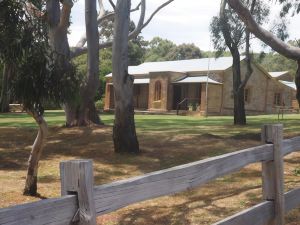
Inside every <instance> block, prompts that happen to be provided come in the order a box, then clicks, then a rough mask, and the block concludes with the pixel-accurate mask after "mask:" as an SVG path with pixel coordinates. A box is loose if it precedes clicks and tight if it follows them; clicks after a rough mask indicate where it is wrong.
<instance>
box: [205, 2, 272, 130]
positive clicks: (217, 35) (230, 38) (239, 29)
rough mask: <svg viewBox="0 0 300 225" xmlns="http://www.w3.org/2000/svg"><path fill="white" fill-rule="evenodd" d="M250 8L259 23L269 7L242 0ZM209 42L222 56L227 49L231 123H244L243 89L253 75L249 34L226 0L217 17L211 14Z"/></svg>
mask: <svg viewBox="0 0 300 225" xmlns="http://www.w3.org/2000/svg"><path fill="white" fill-rule="evenodd" d="M244 3H245V4H246V6H247V7H248V8H250V12H251V13H252V14H253V16H254V17H255V18H257V21H258V22H259V23H260V24H262V23H263V22H264V21H265V19H266V18H267V16H268V14H269V10H268V9H267V7H265V5H264V4H263V2H262V1H260V0H247V1H244ZM210 30H211V33H212V41H213V44H214V46H215V48H216V49H217V56H218V55H221V54H222V53H223V52H225V50H226V49H227V48H228V49H229V51H230V53H231V55H232V59H233V63H232V76H233V85H232V86H233V90H232V92H233V100H234V124H238V125H244V124H246V113H245V102H244V88H245V86H246V84H247V82H248V80H249V78H250V76H251V74H252V71H253V70H252V67H251V55H250V33H249V32H248V31H247V30H246V29H245V26H244V24H243V23H242V22H241V21H240V20H239V18H238V15H237V14H236V13H234V11H233V10H232V9H231V8H230V7H228V5H227V3H226V0H222V1H221V6H220V15H219V17H213V19H212V22H211V24H210ZM241 49H244V51H245V53H246V62H247V72H246V74H245V76H244V79H242V76H241V60H240V58H241V53H240V51H241Z"/></svg>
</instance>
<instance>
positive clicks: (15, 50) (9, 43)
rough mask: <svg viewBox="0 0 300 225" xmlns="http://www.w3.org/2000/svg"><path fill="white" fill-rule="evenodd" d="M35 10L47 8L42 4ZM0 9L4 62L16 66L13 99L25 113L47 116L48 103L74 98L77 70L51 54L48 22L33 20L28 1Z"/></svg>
mask: <svg viewBox="0 0 300 225" xmlns="http://www.w3.org/2000/svg"><path fill="white" fill-rule="evenodd" d="M33 3H35V2H33ZM35 6H36V7H37V8H38V9H39V10H43V8H44V7H43V5H41V4H35ZM0 8H1V15H0V35H1V36H0V39H1V42H0V45H1V53H0V60H1V62H3V63H9V64H10V65H12V66H13V71H14V75H13V77H12V80H11V84H12V85H11V93H12V96H13V98H14V99H15V100H17V101H19V102H21V103H23V105H24V108H25V109H27V110H30V111H37V112H38V113H40V114H43V103H44V102H47V101H54V102H63V101H65V100H67V99H71V98H72V97H74V94H73V93H76V91H75V90H76V88H77V87H78V83H79V81H78V78H77V77H76V71H75V68H74V67H73V66H72V65H70V66H69V68H67V69H63V68H65V67H63V66H62V65H60V61H58V60H55V59H56V58H59V57H54V56H55V54H56V53H55V52H51V51H50V50H49V49H50V47H49V43H48V30H47V29H48V28H47V26H46V23H45V22H44V20H43V19H41V18H37V17H32V16H30V15H29V14H28V12H27V11H26V7H25V1H15V0H7V1H2V2H0ZM4 21H5V22H4Z"/></svg>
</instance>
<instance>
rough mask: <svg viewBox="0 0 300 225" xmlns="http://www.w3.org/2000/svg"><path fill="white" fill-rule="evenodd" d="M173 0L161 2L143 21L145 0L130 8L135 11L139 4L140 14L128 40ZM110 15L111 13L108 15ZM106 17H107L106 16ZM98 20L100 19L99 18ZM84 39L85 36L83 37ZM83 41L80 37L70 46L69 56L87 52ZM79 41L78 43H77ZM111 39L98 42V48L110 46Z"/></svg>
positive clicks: (73, 56)
mask: <svg viewBox="0 0 300 225" xmlns="http://www.w3.org/2000/svg"><path fill="white" fill-rule="evenodd" d="M173 1H174V0H169V1H167V2H165V3H163V4H162V5H160V6H159V7H158V8H157V9H156V10H155V11H154V12H153V13H152V14H151V16H150V17H149V19H148V20H147V21H146V22H145V23H144V20H145V12H146V0H141V2H140V3H139V4H138V6H137V7H136V8H135V9H132V10H131V11H130V12H132V11H136V10H138V9H139V7H140V6H141V15H140V18H139V22H138V25H137V26H136V28H135V29H134V31H132V32H131V33H130V34H129V36H128V39H129V40H132V39H134V38H135V37H136V36H137V35H139V33H140V32H141V31H142V30H143V28H145V27H146V26H147V25H148V24H149V23H150V22H151V20H152V18H153V17H154V16H155V15H156V14H157V13H158V12H159V11H160V10H161V9H163V8H164V7H165V6H167V5H169V4H170V3H171V2H173ZM113 15H114V12H113ZM109 16H111V15H109ZM106 19H107V18H106ZM99 20H102V19H101V18H100V19H99ZM85 40H86V38H85ZM83 42H84V43H85V41H84V39H83V38H82V40H81V41H80V42H78V44H77V45H76V47H72V48H71V52H70V54H71V56H70V57H71V58H75V57H77V56H79V55H82V54H85V53H86V52H87V48H86V47H84V44H83ZM79 43H80V45H79ZM112 44H113V43H112V41H107V42H104V43H100V44H99V50H100V49H104V48H108V47H111V46H112Z"/></svg>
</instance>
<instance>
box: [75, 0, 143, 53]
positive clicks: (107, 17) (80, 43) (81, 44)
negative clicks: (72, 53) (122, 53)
mask: <svg viewBox="0 0 300 225" xmlns="http://www.w3.org/2000/svg"><path fill="white" fill-rule="evenodd" d="M140 6H141V2H140V3H139V4H138V5H137V6H136V7H135V8H133V9H131V10H130V12H134V11H137V10H139V9H140ZM99 7H100V12H99V15H98V19H97V21H98V25H99V26H101V24H102V23H103V21H105V20H112V19H113V18H114V16H115V12H105V10H104V7H103V4H102V0H99ZM101 9H103V10H101ZM85 43H86V34H84V35H82V37H81V38H80V40H79V41H78V43H77V44H76V48H79V49H78V50H79V52H80V51H81V50H80V49H81V48H83V47H84V45H85ZM73 49H74V48H73Z"/></svg>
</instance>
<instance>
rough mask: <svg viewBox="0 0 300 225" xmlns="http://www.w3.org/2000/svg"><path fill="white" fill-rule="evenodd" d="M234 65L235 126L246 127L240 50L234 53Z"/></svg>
mask: <svg viewBox="0 0 300 225" xmlns="http://www.w3.org/2000/svg"><path fill="white" fill-rule="evenodd" d="M232 57H233V64H232V72H233V95H234V124H235V125H245V124H246V113H245V103H244V87H242V86H241V61H240V54H239V51H238V49H236V50H235V51H233V52H232Z"/></svg>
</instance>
